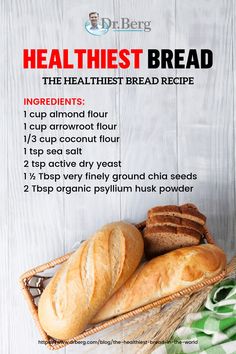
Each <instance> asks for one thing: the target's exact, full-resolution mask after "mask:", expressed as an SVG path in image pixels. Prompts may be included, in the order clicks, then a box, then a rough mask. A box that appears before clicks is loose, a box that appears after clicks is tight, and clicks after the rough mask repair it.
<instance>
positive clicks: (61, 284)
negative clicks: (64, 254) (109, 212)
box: [38, 222, 143, 340]
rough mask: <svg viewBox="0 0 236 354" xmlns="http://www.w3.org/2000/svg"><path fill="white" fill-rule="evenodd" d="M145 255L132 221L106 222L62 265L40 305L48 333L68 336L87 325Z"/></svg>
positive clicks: (42, 296)
mask: <svg viewBox="0 0 236 354" xmlns="http://www.w3.org/2000/svg"><path fill="white" fill-rule="evenodd" d="M142 255H143V239H142V235H141V233H140V232H139V230H138V229H137V228H136V227H135V226H133V225H130V224H127V223H123V222H117V223H112V224H108V225H106V226H104V227H103V228H102V229H101V230H99V231H98V232H96V233H95V234H94V235H93V236H92V237H91V238H90V239H89V240H87V241H85V242H83V244H82V245H81V247H80V248H79V249H78V250H77V251H76V252H75V253H74V254H73V255H72V256H71V257H70V258H69V259H68V260H67V261H66V262H65V263H64V264H63V265H62V267H61V268H60V269H59V270H58V272H57V273H56V274H55V276H54V277H53V278H52V280H51V281H50V283H49V284H48V286H47V287H46V289H45V290H44V292H43V294H42V295H41V297H40V300H39V305H38V315H39V321H40V323H41V325H42V327H43V329H44V330H45V331H46V333H47V334H48V335H50V336H51V337H53V338H57V339H61V340H68V339H71V338H73V337H75V336H76V335H78V334H79V333H81V332H82V331H84V329H85V328H86V326H87V325H88V323H89V322H90V321H91V319H92V318H93V317H94V316H95V314H96V313H97V311H98V310H99V309H100V308H101V307H102V306H103V305H104V303H105V302H106V301H107V300H108V299H109V297H110V296H111V295H112V294H113V293H114V292H115V291H116V290H117V289H119V287H120V286H121V285H123V284H124V282H125V281H126V280H127V279H128V278H129V277H130V276H131V274H133V272H134V271H135V269H136V268H137V266H138V265H139V263H140V260H141V258H142Z"/></svg>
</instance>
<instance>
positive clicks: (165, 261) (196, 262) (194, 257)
mask: <svg viewBox="0 0 236 354" xmlns="http://www.w3.org/2000/svg"><path fill="white" fill-rule="evenodd" d="M225 267H226V256H225V254H224V252H223V250H221V249H220V248H219V247H217V246H215V245H212V244H204V245H199V246H193V247H185V248H181V249H178V250H175V251H172V252H169V253H167V254H165V255H163V256H159V257H156V258H154V259H152V260H151V261H149V262H147V263H146V264H144V265H142V266H141V267H139V268H138V269H137V270H136V271H135V273H134V274H133V275H132V276H131V277H130V279H128V280H127V282H126V283H125V284H124V285H123V286H122V287H121V288H120V289H119V290H118V291H117V292H116V293H115V294H114V295H113V296H112V297H111V298H110V299H109V300H108V302H107V303H106V304H105V305H104V306H103V308H102V309H101V310H100V311H99V312H98V313H97V315H96V316H95V318H94V319H93V321H92V323H98V322H101V321H104V320H107V319H110V318H112V317H115V316H117V315H121V314H123V313H126V312H129V311H131V310H134V309H136V308H138V307H140V306H143V305H146V304H148V303H151V302H153V301H155V300H158V299H160V298H162V297H165V296H168V295H171V294H173V293H175V292H178V291H180V290H182V289H184V288H187V287H190V286H192V285H195V284H197V283H199V282H201V281H204V280H206V279H209V278H211V277H214V276H216V275H218V274H219V273H221V271H223V270H224V269H225Z"/></svg>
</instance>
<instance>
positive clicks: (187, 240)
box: [144, 226, 201, 258]
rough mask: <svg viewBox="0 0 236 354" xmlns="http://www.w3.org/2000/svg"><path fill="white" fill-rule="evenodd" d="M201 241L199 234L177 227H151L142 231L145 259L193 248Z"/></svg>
mask: <svg viewBox="0 0 236 354" xmlns="http://www.w3.org/2000/svg"><path fill="white" fill-rule="evenodd" d="M200 241H201V234H200V233H199V232H198V231H196V230H193V229H189V228H186V227H179V226H152V227H147V228H145V230H144V245H145V254H146V256H147V258H153V257H156V256H158V255H161V254H164V253H167V252H170V251H173V250H176V249H177V248H181V247H188V246H195V245H198V244H199V243H200Z"/></svg>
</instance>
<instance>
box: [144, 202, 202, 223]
mask: <svg viewBox="0 0 236 354" xmlns="http://www.w3.org/2000/svg"><path fill="white" fill-rule="evenodd" d="M154 215H166V216H167V215H169V216H177V217H180V218H185V219H189V220H193V221H195V222H197V223H199V224H201V225H204V224H205V223H206V217H205V215H203V214H202V213H200V212H199V211H198V210H197V209H195V208H193V207H192V206H191V204H190V205H189V204H184V205H181V206H177V205H165V206H157V207H154V208H152V209H150V210H149V211H148V218H151V217H152V216H154Z"/></svg>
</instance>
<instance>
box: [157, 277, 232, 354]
mask: <svg viewBox="0 0 236 354" xmlns="http://www.w3.org/2000/svg"><path fill="white" fill-rule="evenodd" d="M154 353H156V354H182V353H192V354H199V353H201V354H236V280H234V279H225V280H223V281H222V282H220V283H219V284H217V285H215V286H214V287H213V289H212V290H211V292H210V294H209V295H208V297H207V300H206V303H205V305H204V307H203V308H202V309H201V310H200V312H197V313H192V314H189V315H188V316H186V319H185V321H184V323H183V325H182V327H180V328H179V329H177V330H176V331H175V333H174V335H173V336H172V338H171V339H170V343H167V344H165V345H162V346H160V347H159V348H158V349H157V350H155V351H154Z"/></svg>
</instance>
